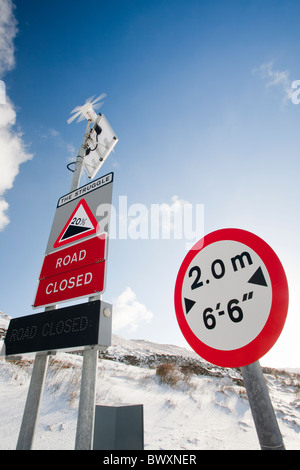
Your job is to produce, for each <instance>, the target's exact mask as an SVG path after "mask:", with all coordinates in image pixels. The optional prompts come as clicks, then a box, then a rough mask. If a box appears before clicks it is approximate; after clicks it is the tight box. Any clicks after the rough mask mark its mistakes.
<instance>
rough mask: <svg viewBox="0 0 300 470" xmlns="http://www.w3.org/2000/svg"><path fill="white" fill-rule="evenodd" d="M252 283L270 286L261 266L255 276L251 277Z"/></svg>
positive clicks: (250, 281)
mask: <svg viewBox="0 0 300 470" xmlns="http://www.w3.org/2000/svg"><path fill="white" fill-rule="evenodd" d="M248 282H249V283H250V284H257V285H258V286H265V287H268V284H267V283H266V280H265V276H264V273H263V272H262V269H261V267H259V268H258V269H257V270H256V271H255V273H254V274H253V276H251V277H250V279H249V281H248Z"/></svg>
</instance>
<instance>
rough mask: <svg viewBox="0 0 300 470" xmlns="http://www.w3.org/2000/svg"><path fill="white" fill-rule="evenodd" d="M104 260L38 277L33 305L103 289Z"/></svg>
mask: <svg viewBox="0 0 300 470" xmlns="http://www.w3.org/2000/svg"><path fill="white" fill-rule="evenodd" d="M104 281H105V261H102V262H100V263H94V264H89V265H88V266H83V267H81V268H77V269H74V270H72V271H67V272H63V273H61V274H57V275H56V276H51V277H47V278H44V279H40V281H39V285H38V289H37V294H36V297H35V301H34V304H33V306H34V307H42V306H46V305H52V304H56V303H59V302H65V301H66V300H73V299H75V298H79V297H84V296H91V295H94V294H97V293H101V292H103V290H104Z"/></svg>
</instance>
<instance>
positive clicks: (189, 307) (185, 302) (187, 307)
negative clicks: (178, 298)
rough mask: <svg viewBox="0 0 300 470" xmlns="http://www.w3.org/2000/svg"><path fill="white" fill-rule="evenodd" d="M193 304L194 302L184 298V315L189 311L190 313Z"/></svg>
mask: <svg viewBox="0 0 300 470" xmlns="http://www.w3.org/2000/svg"><path fill="white" fill-rule="evenodd" d="M195 303H196V302H195V301H194V300H191V299H186V298H184V304H185V311H186V314H188V313H189V311H190V310H191V308H192V307H193V306H194V305H195Z"/></svg>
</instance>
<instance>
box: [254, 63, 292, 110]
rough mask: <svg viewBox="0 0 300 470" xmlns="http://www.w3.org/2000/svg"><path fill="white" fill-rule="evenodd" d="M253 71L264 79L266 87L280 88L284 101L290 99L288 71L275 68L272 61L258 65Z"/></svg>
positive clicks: (290, 83) (290, 86) (290, 87)
mask: <svg viewBox="0 0 300 470" xmlns="http://www.w3.org/2000/svg"><path fill="white" fill-rule="evenodd" d="M254 72H255V73H259V74H260V75H261V77H262V78H263V79H264V80H266V86H267V88H268V87H270V86H277V87H279V88H280V89H281V91H282V93H283V102H284V103H286V102H287V101H288V100H291V99H292V94H293V89H292V81H291V80H290V78H289V72H288V71H287V70H284V71H280V70H275V69H274V61H270V62H266V63H265V64H262V65H260V67H258V68H257V69H255V70H254Z"/></svg>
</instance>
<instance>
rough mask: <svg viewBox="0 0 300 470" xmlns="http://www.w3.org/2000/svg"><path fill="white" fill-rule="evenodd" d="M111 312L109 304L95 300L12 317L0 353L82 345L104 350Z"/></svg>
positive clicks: (109, 337) (11, 353)
mask: <svg viewBox="0 0 300 470" xmlns="http://www.w3.org/2000/svg"><path fill="white" fill-rule="evenodd" d="M104 310H105V312H106V315H104V313H103V312H104ZM107 312H109V313H110V314H108V313H107ZM111 312H112V306H111V305H110V304H107V303H106V302H102V301H100V300H97V301H93V302H88V303H84V304H78V305H72V306H69V307H65V308H61V309H54V310H49V311H47V312H42V313H36V314H32V315H27V316H24V317H19V318H12V319H11V320H10V323H9V327H8V330H7V333H6V337H5V340H4V351H3V354H5V355H6V356H10V355H16V354H22V353H23V354H24V353H33V352H42V351H43V352H45V351H49V352H50V351H56V350H58V349H63V350H71V349H74V348H75V349H84V348H85V347H86V346H98V348H100V347H101V348H104V349H105V348H106V347H108V346H110V345H111V321H112V315H111Z"/></svg>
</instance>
